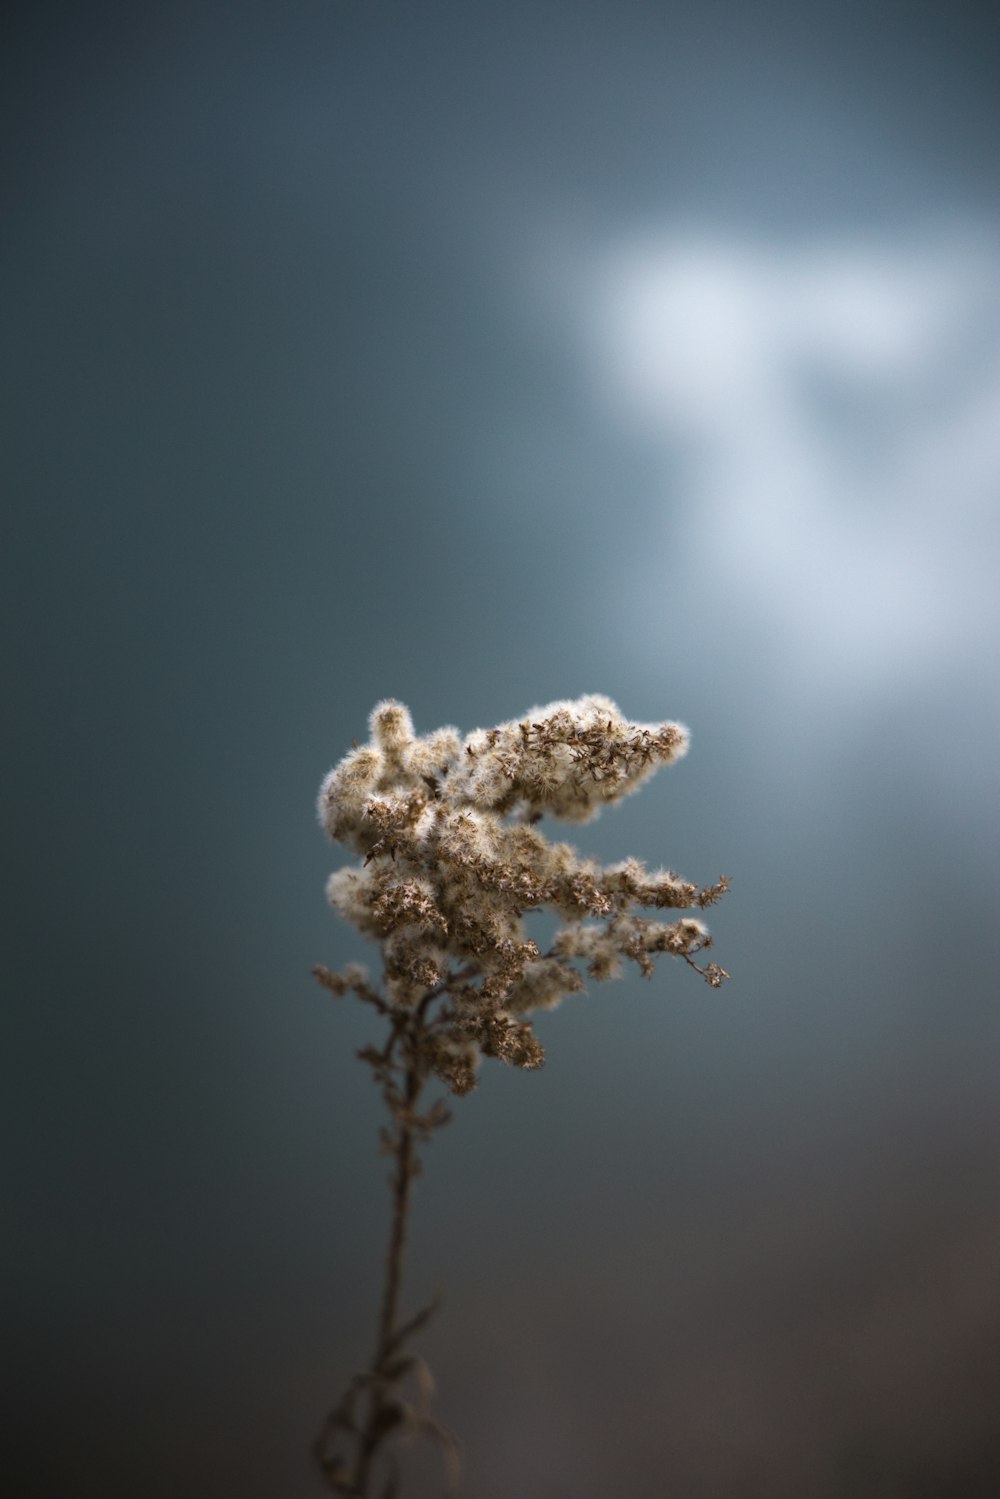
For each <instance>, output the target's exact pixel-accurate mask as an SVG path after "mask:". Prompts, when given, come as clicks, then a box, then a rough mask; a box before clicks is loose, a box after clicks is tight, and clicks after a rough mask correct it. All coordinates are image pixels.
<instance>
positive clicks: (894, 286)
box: [578, 230, 1000, 694]
mask: <svg viewBox="0 0 1000 1499" xmlns="http://www.w3.org/2000/svg"><path fill="white" fill-rule="evenodd" d="M585 303H586V305H585V307H583V308H581V309H580V310H579V313H578V316H579V318H580V321H581V323H582V324H583V325H585V326H586V328H587V341H588V346H589V350H590V356H591V367H592V371H593V378H594V383H595V387H596V395H597V398H598V400H599V402H600V404H601V405H602V406H603V407H604V409H605V411H606V412H607V414H608V417H609V418H610V419H611V420H613V421H614V422H615V423H616V424H617V425H619V427H621V428H623V429H624V430H627V431H629V432H630V433H631V434H632V435H633V436H634V438H635V439H636V440H637V441H642V442H644V443H647V444H648V443H650V442H651V443H653V444H657V445H660V446H661V447H662V451H663V456H664V496H665V498H666V497H668V493H669V499H670V504H669V507H668V506H666V505H665V507H664V512H663V514H664V533H665V532H666V526H667V520H666V517H667V516H668V515H669V530H670V537H669V550H670V553H671V554H672V555H673V556H674V557H676V555H677V545H678V542H677V538H678V524H680V530H681V532H682V543H683V554H684V564H683V566H684V570H685V571H688V570H689V571H690V572H691V573H693V574H694V575H698V574H699V571H700V573H701V575H702V576H709V575H710V576H711V577H712V578H713V580H714V582H715V585H716V590H717V593H718V595H719V597H720V598H722V599H724V600H725V606H724V607H725V609H726V611H727V617H728V618H729V619H733V618H736V617H739V618H742V619H743V620H744V621H745V622H747V623H748V625H749V627H750V628H751V629H756V630H757V631H758V632H759V633H760V638H761V640H762V641H764V642H766V646H767V652H768V656H769V657H770V659H771V661H772V664H773V666H774V668H775V670H777V671H778V672H779V673H781V674H782V675H783V676H785V677H786V679H787V678H788V677H791V678H792V679H793V680H794V679H801V678H802V676H803V675H804V674H814V675H815V674H819V675H820V676H821V677H822V680H823V682H824V684H825V686H826V688H827V689H828V690H829V689H832V690H836V688H837V686H838V684H839V685H840V687H841V688H843V687H844V686H845V685H847V684H849V685H850V688H851V691H852V693H858V692H859V691H860V692H861V693H862V694H865V693H866V692H867V693H870V692H871V691H872V690H874V689H876V688H878V687H879V686H880V685H881V684H883V683H884V682H885V681H886V679H887V677H891V678H892V680H894V681H896V682H899V681H901V680H904V679H907V680H910V681H911V683H912V684H913V685H916V683H917V682H918V681H920V680H923V679H925V678H926V677H927V676H928V675H935V674H937V673H939V672H941V671H942V670H947V669H948V666H949V664H951V666H952V667H956V666H957V669H959V670H965V669H968V668H969V667H970V666H971V664H972V662H973V661H974V660H979V661H982V660H984V658H986V657H987V655H990V656H991V655H992V651H988V641H989V640H990V639H991V638H993V639H995V632H996V625H997V622H998V619H1000V605H998V598H1000V590H998V586H997V585H998V572H997V565H998V559H1000V546H998V542H1000V238H998V237H996V236H994V235H992V234H991V233H987V232H985V231H982V232H978V233H972V232H971V231H967V232H958V231H955V230H950V231H948V232H947V233H945V232H943V231H941V230H938V231H936V232H934V233H930V232H928V233H927V234H925V235H923V236H914V235H912V234H911V235H909V236H907V237H902V236H900V237H898V238H895V239H890V238H888V237H887V238H883V239H880V240H876V239H874V238H863V237H861V236H856V237H853V238H852V237H850V236H845V235H841V236H837V237H831V238H830V239H828V240H821V239H816V238H813V239H812V240H811V241H808V242H803V241H799V242H791V241H788V242H784V243H778V244H775V245H770V246H768V245H764V244H762V243H760V242H752V241H750V240H749V239H741V238H739V237H737V236H735V235H722V234H717V235H701V236H698V235H692V234H690V233H688V234H685V235H678V234H674V235H665V236H663V237H655V236H646V237H644V238H641V239H633V240H629V241H627V242H625V241H623V242H621V243H619V244H617V245H613V246H611V247H610V248H608V249H606V250H605V252H604V253H603V254H602V255H601V256H599V257H598V258H597V262H596V268H594V269H592V273H591V275H590V276H589V278H588V285H587V291H586V298H585ZM679 454H682V455H684V457H685V460H686V461H685V463H684V465H683V473H684V477H683V492H679V491H678V481H677V479H676V465H677V458H678V455H679ZM671 474H673V475H674V477H673V478H671V477H670V476H671ZM678 512H680V515H681V520H680V523H678V519H677V516H678ZM654 532H655V527H654ZM667 540H668V539H667V536H666V534H664V553H665V552H666V549H667ZM636 564H637V566H638V567H639V568H640V569H641V568H642V567H646V568H648V570H649V575H648V578H647V580H646V584H647V589H648V592H649V596H652V595H653V594H654V593H655V588H656V583H655V581H654V580H655V575H656V573H657V571H660V572H661V573H662V558H660V557H659V556H658V555H657V546H656V544H655V541H654V543H653V544H652V545H651V546H649V547H648V548H643V549H642V555H641V557H639V558H637V559H636ZM637 582H638V580H637V579H636V577H635V576H634V575H633V577H632V578H631V580H630V587H633V588H634V587H635V586H636V585H637ZM640 586H641V585H640ZM643 591H644V592H645V591H646V590H645V589H644V590H643Z"/></svg>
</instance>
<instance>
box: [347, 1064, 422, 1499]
mask: <svg viewBox="0 0 1000 1499" xmlns="http://www.w3.org/2000/svg"><path fill="white" fill-rule="evenodd" d="M423 1085H424V1076H423V1073H422V1072H421V1071H420V1070H419V1068H418V1065H417V1063H416V1060H415V1058H413V1057H412V1056H411V1058H410V1060H409V1063H408V1066H407V1071H406V1093H405V1104H404V1110H403V1114H402V1118H401V1119H400V1121H399V1124H398V1134H397V1137H396V1147H395V1159H396V1169H395V1171H394V1173H393V1177H392V1221H391V1224H390V1229H389V1247H388V1250H387V1253H386V1265H385V1282H384V1285H383V1288H382V1304H381V1308H380V1311H379V1325H378V1340H377V1342H376V1345H375V1356H374V1359H373V1360H372V1373H373V1375H374V1376H375V1381H376V1382H375V1383H374V1385H373V1386H372V1392H371V1401H370V1404H369V1408H368V1421H367V1424H366V1426H365V1430H364V1432H363V1433H362V1436H361V1447H360V1453H359V1457H358V1466H357V1471H356V1474H355V1479H354V1484H355V1488H356V1490H357V1493H358V1494H359V1495H361V1496H364V1499H366V1496H367V1494H368V1482H369V1473H370V1469H371V1463H372V1458H373V1456H374V1454H375V1449H376V1447H377V1446H378V1442H379V1437H380V1436H381V1424H382V1415H383V1410H384V1399H383V1396H384V1387H383V1384H382V1383H381V1380H380V1376H381V1375H382V1372H383V1369H384V1367H385V1363H386V1360H387V1359H388V1357H389V1354H390V1352H391V1351H392V1346H393V1342H394V1339H395V1336H396V1325H397V1322H398V1318H399V1302H400V1297H401V1295H402V1290H403V1257H404V1254H405V1250H406V1237H407V1230H408V1228H409V1219H410V1203H411V1200H412V1192H413V1182H414V1179H415V1177H416V1175H417V1164H418V1163H417V1149H416V1137H415V1134H414V1130H413V1127H412V1125H411V1124H409V1123H408V1122H406V1121H407V1118H408V1117H410V1116H412V1114H413V1112H414V1110H415V1109H416V1106H417V1103H418V1102H419V1099H420V1093H421V1089H422V1088H423Z"/></svg>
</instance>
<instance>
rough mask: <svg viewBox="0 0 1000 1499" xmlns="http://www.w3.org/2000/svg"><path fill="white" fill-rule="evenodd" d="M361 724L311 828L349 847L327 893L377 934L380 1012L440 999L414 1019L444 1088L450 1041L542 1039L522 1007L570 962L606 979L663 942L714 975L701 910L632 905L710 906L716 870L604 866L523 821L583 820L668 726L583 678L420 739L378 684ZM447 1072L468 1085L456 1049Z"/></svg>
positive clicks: (658, 752)
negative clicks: (622, 706)
mask: <svg viewBox="0 0 1000 1499" xmlns="http://www.w3.org/2000/svg"><path fill="white" fill-rule="evenodd" d="M369 727H370V730H371V739H370V741H369V743H367V744H364V745H361V746H360V747H359V748H355V749H353V750H351V752H350V753H349V754H348V755H346V756H345V757H344V759H343V760H341V762H340V764H339V765H338V766H336V768H335V769H334V770H333V771H331V772H330V774H329V775H328V776H327V777H326V779H325V780H324V782H323V785H322V787H321V790H320V797H319V815H320V820H321V822H322V824H323V826H324V827H325V828H326V830H327V832H328V833H329V834H330V836H331V837H332V838H335V839H337V840H338V841H339V842H341V843H345V844H347V845H348V847H350V848H351V849H353V850H354V851H355V852H356V853H357V854H358V855H360V862H359V863H358V864H357V865H355V866H352V867H348V868H346V869H341V870H338V872H337V873H336V874H334V875H333V876H332V877H331V879H330V882H329V885H328V887H327V893H328V895H329V899H330V902H331V904H332V905H333V906H334V908H335V909H336V910H337V911H338V912H339V913H340V915H341V916H343V917H344V918H345V919H346V920H348V921H350V922H352V923H353V924H354V925H355V926H356V927H357V928H358V929H359V931H361V932H363V933H364V934H365V935H366V936H368V937H373V938H375V939H377V940H379V941H380V942H381V944H382V951H383V956H384V962H385V1003H386V1004H387V1005H388V1007H389V1008H390V1009H398V1008H404V1009H405V1008H409V1007H413V1006H415V1005H418V1004H419V1003H420V1002H421V1001H422V1000H424V999H425V998H426V997H427V995H428V994H429V993H430V992H431V991H434V990H440V992H441V995H442V996H443V997H445V998H446V1003H444V1004H443V1005H442V1007H441V1009H440V1011H439V1013H438V1015H437V1017H436V1018H435V1021H434V1024H433V1025H432V1026H428V1027H425V1029H426V1031H427V1034H426V1038H425V1040H426V1051H425V1058H426V1062H427V1065H428V1067H429V1069H430V1070H431V1071H432V1072H434V1073H436V1075H437V1076H438V1077H440V1078H441V1080H442V1081H443V1082H445V1083H446V1084H447V1085H448V1086H450V1087H454V1084H455V1081H456V1071H455V1065H454V1062H453V1058H454V1056H456V1055H460V1056H462V1057H463V1058H464V1059H468V1058H469V1056H470V1055H471V1054H472V1053H474V1052H476V1049H477V1048H478V1053H479V1054H483V1055H487V1056H497V1057H501V1058H503V1059H504V1060H505V1061H509V1062H512V1063H513V1064H514V1065H516V1066H520V1067H537V1066H539V1065H540V1064H541V1062H542V1059H543V1053H542V1049H541V1046H540V1044H539V1043H538V1041H537V1039H536V1038H535V1037H534V1036H533V1034H532V1032H531V1027H530V1021H529V1020H527V1019H526V1018H525V1017H526V1016H528V1015H529V1014H530V1013H531V1012H532V1011H534V1010H539V1009H551V1008H552V1007H553V1006H555V1005H557V1004H558V1003H559V1001H560V1000H561V999H562V998H563V997H564V996H565V995H567V994H573V993H576V992H578V991H579V990H580V989H581V988H582V987H583V977H582V974H581V972H580V971H579V970H578V969H577V968H576V967H574V966H573V965H574V963H575V962H577V961H579V962H580V963H581V964H582V965H583V966H584V968H585V969H586V972H587V974H588V975H589V977H590V978H592V979H595V980H603V979H608V978H614V977H617V976H618V975H619V974H620V973H621V971H622V962H623V960H626V961H630V962H633V963H635V964H636V965H637V967H638V969H639V971H640V973H642V974H643V975H644V976H646V977H648V976H649V975H650V974H651V973H652V972H653V967H654V960H655V958H656V957H657V956H658V955H660V954H662V953H666V954H670V955H672V956H674V957H681V958H683V959H684V960H685V961H686V962H688V963H689V964H690V965H691V966H692V967H694V968H698V971H699V972H700V973H702V974H703V975H704V977H705V978H706V980H707V981H708V982H709V983H711V984H713V985H717V984H718V983H719V982H721V979H722V978H723V977H725V976H726V975H725V974H724V971H723V970H722V969H720V968H718V967H717V965H714V964H712V965H709V966H708V967H706V968H701V967H700V966H699V965H698V963H697V962H696V961H695V957H696V954H698V953H699V952H702V951H704V949H705V948H706V947H707V946H708V945H709V941H710V939H709V936H708V933H707V931H706V929H705V927H704V926H703V925H702V924H701V923H700V922H699V921H696V920H693V919H692V918H690V917H686V918H683V919H681V920H679V921H676V922H674V923H673V924H672V925H664V924H663V923H662V922H658V921H654V920H652V919H650V918H649V917H647V916H644V915H641V914H639V912H640V911H642V910H643V909H649V908H652V909H657V910H662V909H665V908H668V909H674V910H686V909H690V908H691V907H699V908H703V907H705V906H707V905H711V904H712V903H713V902H714V901H715V900H717V899H718V898H719V896H720V895H721V894H722V893H723V891H724V890H725V888H726V882H725V880H720V881H719V883H718V884H716V885H713V886H709V887H707V888H704V889H699V887H698V886H697V885H694V884H691V883H690V882H689V881H686V880H682V879H681V878H680V877H679V876H677V875H676V874H673V873H672V872H670V871H669V870H658V871H655V872H650V871H648V870H647V869H646V868H645V866H644V865H643V864H641V863H640V861H639V860H637V859H626V860H624V861H623V862H621V863H619V864H613V865H610V866H608V867H606V868H605V867H602V866H601V865H600V864H598V863H597V862H596V861H594V860H593V859H588V858H585V857H581V856H580V855H579V854H577V852H576V850H575V849H573V848H571V847H570V846H569V845H568V844H565V843H557V844H553V843H550V842H549V840H548V839H547V838H545V837H544V836H543V834H542V833H541V832H540V831H539V830H538V828H537V826H536V824H537V822H538V821H539V820H540V819H541V818H542V817H543V816H549V817H552V818H557V819H562V820H563V821H565V822H587V821H589V820H590V819H591V818H593V817H595V816H596V815H597V813H598V812H599V811H600V810H601V808H602V807H604V806H607V805H610V804H611V803H613V802H616V801H618V800H620V798H621V797H623V796H627V795H629V794H630V793H631V792H633V791H635V790H636V789H637V788H638V787H639V786H640V785H641V784H642V782H643V781H645V780H646V779H647V778H648V777H649V776H650V775H652V774H653V772H654V771H655V770H656V769H657V768H658V767H659V766H661V765H670V764H672V763H673V762H674V761H675V760H677V759H679V758H680V756H681V755H683V754H685V753H686V751H687V746H688V734H687V730H686V729H685V728H683V727H682V726H681V725H680V724H676V723H661V724H637V723H629V722H628V720H626V719H625V718H623V716H622V714H621V713H620V712H619V710H618V708H617V707H616V706H615V704H614V703H613V702H611V700H610V699H609V698H606V697H602V696H600V695H598V694H596V693H595V694H591V695H589V696H587V697H582V698H580V699H578V700H577V701H575V702H555V703H549V704H548V705H547V706H546V707H543V708H534V709H532V711H531V712H530V713H526V714H525V715H524V716H523V718H519V719H512V720H510V721H509V722H507V723H501V724H498V725H496V726H495V727H494V728H490V729H477V730H475V731H474V732H473V733H471V734H469V735H467V736H466V737H465V738H464V739H463V738H461V736H460V735H459V734H458V732H457V731H456V730H454V729H451V728H445V729H438V730H437V731H436V732H434V733H432V734H429V735H426V736H425V737H422V738H419V737H417V735H416V734H415V733H414V729H413V721H412V719H411V717H410V714H409V711H408V710H407V709H406V708H404V707H403V705H402V704H401V703H397V702H395V701H394V700H393V699H392V698H388V699H386V700H385V701H384V702H381V703H379V704H377V706H376V707H375V708H374V709H373V711H372V714H371V717H370V719H369ZM543 907H544V908H548V909H549V910H551V911H554V912H555V913H556V914H557V915H558V916H559V917H561V918H562V920H563V921H564V923H565V925H563V926H562V927H561V928H560V929H559V931H558V932H557V933H556V936H555V938H554V941H553V943H552V946H551V948H550V950H549V951H548V952H546V953H541V952H540V951H539V950H538V947H537V945H536V944H535V943H534V942H533V941H532V940H531V939H530V937H529V936H528V934H527V933H526V931H525V929H524V922H523V917H524V915H525V912H527V911H531V910H539V909H541V908H543ZM469 1065H472V1064H471V1063H470V1064H469ZM460 1078H461V1089H460V1091H462V1092H466V1091H468V1078H467V1075H466V1071H465V1070H464V1063H463V1069H462V1070H460Z"/></svg>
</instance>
